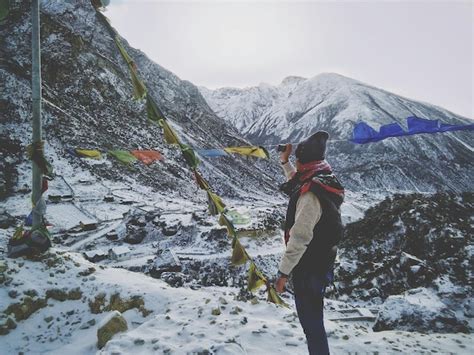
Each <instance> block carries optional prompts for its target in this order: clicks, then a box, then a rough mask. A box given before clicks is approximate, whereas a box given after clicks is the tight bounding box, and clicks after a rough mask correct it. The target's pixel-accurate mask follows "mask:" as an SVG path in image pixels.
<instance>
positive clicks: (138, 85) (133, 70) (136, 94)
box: [114, 36, 146, 100]
mask: <svg viewBox="0 0 474 355" xmlns="http://www.w3.org/2000/svg"><path fill="white" fill-rule="evenodd" d="M114 41H115V44H116V45H117V48H118V49H119V51H120V54H121V55H122V57H123V59H125V62H127V65H128V68H129V69H130V75H131V77H132V85H133V98H134V99H136V100H140V99H143V98H144V97H145V95H146V88H145V84H143V82H142V81H141V80H140V78H139V77H138V72H137V66H136V64H135V62H134V61H133V59H132V57H130V55H129V54H128V52H127V51H126V50H125V47H124V46H123V44H122V42H121V41H120V39H119V38H118V36H115V37H114Z"/></svg>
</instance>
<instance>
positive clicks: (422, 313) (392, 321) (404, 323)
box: [373, 288, 469, 333]
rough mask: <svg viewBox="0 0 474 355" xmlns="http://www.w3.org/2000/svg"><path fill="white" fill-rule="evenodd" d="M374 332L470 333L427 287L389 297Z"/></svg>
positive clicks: (465, 323) (464, 322)
mask: <svg viewBox="0 0 474 355" xmlns="http://www.w3.org/2000/svg"><path fill="white" fill-rule="evenodd" d="M373 329H374V331H383V330H404V331H409V332H410V331H417V332H436V333H458V332H463V333H468V332H469V328H468V325H467V322H466V321H463V320H460V319H458V318H457V316H456V313H455V312H454V311H452V310H451V309H450V308H448V306H447V305H446V304H444V303H443V302H441V300H440V299H439V298H438V297H437V296H436V295H434V294H433V293H432V292H429V291H428V290H427V289H425V288H419V289H413V290H410V291H408V292H406V293H405V294H404V295H397V296H390V297H389V298H387V300H386V301H385V302H384V304H383V305H382V308H381V309H380V312H379V315H378V317H377V319H376V321H375V324H374V327H373Z"/></svg>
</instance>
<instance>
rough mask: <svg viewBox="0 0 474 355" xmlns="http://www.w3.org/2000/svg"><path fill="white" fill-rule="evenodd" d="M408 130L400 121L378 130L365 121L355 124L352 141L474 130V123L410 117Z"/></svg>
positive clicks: (375, 140)
mask: <svg viewBox="0 0 474 355" xmlns="http://www.w3.org/2000/svg"><path fill="white" fill-rule="evenodd" d="M407 127H408V131H405V130H403V128H402V127H401V126H400V125H399V124H398V123H389V124H386V125H383V126H381V127H380V129H379V131H378V132H377V131H376V130H375V129H373V128H372V127H370V126H369V125H368V124H367V123H365V122H359V123H357V124H356V125H355V126H354V130H353V133H352V139H350V141H351V142H353V143H357V144H365V143H371V142H378V141H380V140H382V139H385V138H389V137H401V136H410V135H412V134H419V133H438V132H448V131H449V132H451V131H473V130H474V124H468V125H452V124H446V123H441V124H440V122H439V121H438V120H428V119H426V118H419V117H408V118H407Z"/></svg>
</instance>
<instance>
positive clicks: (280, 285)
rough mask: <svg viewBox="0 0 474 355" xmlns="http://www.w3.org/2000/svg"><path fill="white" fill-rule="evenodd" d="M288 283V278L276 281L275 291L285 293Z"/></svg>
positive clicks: (283, 277)
mask: <svg viewBox="0 0 474 355" xmlns="http://www.w3.org/2000/svg"><path fill="white" fill-rule="evenodd" d="M286 281H288V277H285V276H279V277H278V279H277V280H276V281H275V290H276V291H277V292H278V293H282V292H283V291H285V285H286Z"/></svg>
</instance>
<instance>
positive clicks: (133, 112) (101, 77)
mask: <svg viewBox="0 0 474 355" xmlns="http://www.w3.org/2000/svg"><path fill="white" fill-rule="evenodd" d="M29 6H30V3H29V2H28V1H17V2H12V6H11V12H10V15H9V16H8V17H7V19H6V20H5V21H4V22H3V23H2V24H1V26H0V53H1V60H0V83H1V87H2V88H1V90H0V108H1V111H0V118H1V124H2V131H1V133H0V136H1V137H0V142H1V146H2V151H3V150H4V156H3V157H4V158H2V159H1V163H0V164H1V166H2V169H1V170H2V176H0V178H2V179H3V180H4V182H3V184H1V185H2V187H3V189H2V190H4V191H3V195H5V194H6V195H8V194H9V193H11V192H12V189H13V186H14V185H15V184H16V181H17V178H18V173H19V172H24V171H25V169H28V166H29V164H25V165H24V166H20V163H21V162H27V159H26V156H25V155H26V154H23V153H24V152H25V147H26V145H27V144H29V140H30V137H31V133H30V132H31V123H30V115H31V113H30V107H31V106H30V105H31V99H30V97H31V89H30V67H31V50H30V45H31V32H30V27H29V23H30V16H29ZM41 21H42V26H41V35H42V76H43V131H44V138H45V141H46V143H45V152H46V156H47V158H49V160H50V161H52V162H53V165H54V166H55V167H56V172H57V173H58V174H62V173H63V171H62V169H61V167H63V166H72V168H73V169H76V170H87V171H90V172H91V173H93V174H94V175H96V176H99V177H101V178H107V179H112V180H122V181H126V180H127V179H132V180H134V179H136V180H137V182H138V183H140V184H143V185H146V186H152V187H153V188H155V189H156V190H159V191H162V192H167V193H169V194H170V195H181V196H189V197H198V198H199V197H201V198H203V199H204V198H205V196H204V195H202V194H198V196H196V184H195V183H194V181H193V175H192V174H191V172H190V171H189V169H188V168H187V166H186V164H185V163H184V160H183V158H182V157H181V154H180V152H179V150H178V149H176V148H175V147H170V146H169V145H167V144H166V143H164V140H163V135H162V132H161V129H160V128H159V127H158V126H157V125H155V124H153V123H151V122H149V121H148V120H147V116H146V108H145V102H144V101H134V100H133V99H132V84H131V79H130V73H129V69H128V67H127V64H126V63H125V62H124V60H123V58H122V57H121V55H120V52H119V51H118V49H117V47H116V45H115V43H114V40H113V38H112V36H111V35H110V33H109V32H108V30H107V28H106V26H105V25H104V24H103V23H102V22H101V21H100V20H99V18H98V17H97V16H96V12H95V10H94V8H93V7H92V5H91V2H90V1H89V0H81V1H64V2H63V1H42V2H41ZM123 43H124V46H125V48H126V49H127V51H128V52H129V53H130V55H131V56H132V57H133V58H134V60H135V62H136V64H137V67H138V70H139V73H140V75H141V76H142V77H143V78H144V82H145V84H146V85H147V87H148V88H149V91H150V92H151V94H152V96H153V98H154V99H155V100H156V102H157V104H158V105H159V107H160V108H161V110H162V111H163V112H164V114H165V115H166V117H167V118H168V120H169V121H170V124H171V125H172V126H173V127H174V128H175V130H176V131H177V132H178V135H179V136H180V138H181V139H182V141H183V142H184V143H186V144H189V145H191V146H192V147H193V148H195V149H206V148H220V147H225V146H232V145H242V144H245V141H244V140H243V138H242V137H241V136H240V135H239V134H238V132H237V131H236V130H235V129H234V128H233V127H232V126H231V125H230V124H228V123H226V122H224V121H222V120H221V119H219V118H218V117H217V116H216V115H215V114H214V112H213V111H212V110H211V109H210V108H209V106H208V105H207V103H206V102H205V100H204V99H203V97H202V96H201V94H200V93H199V90H198V89H197V87H196V86H194V85H193V84H191V83H190V82H187V81H184V80H181V79H179V78H178V77H177V76H176V75H174V74H173V73H171V72H170V71H168V70H166V69H164V68H163V67H161V66H160V65H158V64H156V63H154V62H152V61H151V60H150V59H149V58H148V57H147V56H146V55H145V54H143V53H142V52H141V51H139V50H136V49H134V48H131V47H129V46H128V45H127V43H126V41H125V40H123ZM68 148H89V149H99V150H101V151H103V152H104V151H107V150H109V149H124V150H132V149H155V150H158V151H160V152H161V153H162V154H163V156H164V158H165V159H164V161H163V162H161V163H157V164H153V165H151V166H144V165H143V164H136V166H135V167H134V169H126V168H124V167H123V166H122V165H121V164H120V163H118V162H116V161H114V160H113V159H111V158H110V159H103V160H101V161H99V162H94V161H92V162H91V160H81V159H78V158H73V157H72V156H71V155H70V154H68V153H67V150H68ZM7 156H8V159H6V157H7ZM61 159H64V162H63V163H62V164H60V163H59V160H61ZM272 166H273V168H272ZM274 168H275V165H274V164H272V163H271V162H268V161H257V160H255V159H253V160H244V159H242V158H240V157H238V156H232V157H223V158H219V159H207V160H206V159H202V164H201V165H200V169H201V171H202V172H203V175H204V176H205V178H206V179H208V180H209V181H210V183H211V184H212V186H213V187H214V188H215V189H216V190H217V191H218V192H219V193H221V194H224V195H227V196H237V195H239V194H240V195H242V194H243V193H244V192H245V191H247V192H249V191H252V195H255V193H254V192H255V190H256V189H257V191H265V190H266V191H267V192H273V191H274V190H275V185H276V184H275V183H274V182H273V179H272V178H271V176H270V175H271V174H269V175H268V174H264V173H262V174H260V173H258V174H255V172H256V171H260V172H263V170H265V171H267V172H268V171H270V172H271V171H273V170H272V169H274ZM4 172H5V173H4ZM7 173H8V174H7ZM5 174H6V175H5ZM3 175H5V176H3ZM7 175H8V176H7Z"/></svg>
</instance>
